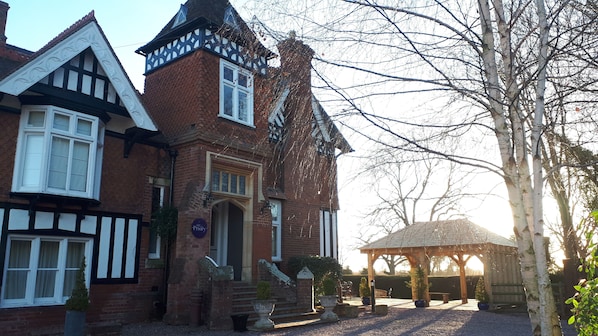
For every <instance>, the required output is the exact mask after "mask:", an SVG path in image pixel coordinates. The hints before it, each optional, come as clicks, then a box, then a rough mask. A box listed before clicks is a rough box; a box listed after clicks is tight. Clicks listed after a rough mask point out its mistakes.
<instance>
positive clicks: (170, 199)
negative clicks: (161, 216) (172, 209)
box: [168, 149, 179, 206]
mask: <svg viewBox="0 0 598 336" xmlns="http://www.w3.org/2000/svg"><path fill="white" fill-rule="evenodd" d="M168 155H170V191H169V193H168V205H170V206H172V202H173V194H174V165H175V163H176V157H177V156H178V155H179V152H178V151H177V150H176V149H169V150H168Z"/></svg>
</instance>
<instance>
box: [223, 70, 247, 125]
mask: <svg viewBox="0 0 598 336" xmlns="http://www.w3.org/2000/svg"><path fill="white" fill-rule="evenodd" d="M220 116H221V117H224V118H227V119H231V120H234V121H236V122H239V123H242V124H245V125H249V126H253V76H252V74H251V73H250V72H249V71H247V70H245V69H243V68H241V67H239V66H238V65H234V64H232V63H229V62H226V61H224V60H221V61H220Z"/></svg>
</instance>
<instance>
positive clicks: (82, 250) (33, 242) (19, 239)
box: [0, 235, 91, 307]
mask: <svg viewBox="0 0 598 336" xmlns="http://www.w3.org/2000/svg"><path fill="white" fill-rule="evenodd" d="M7 252H8V253H7V254H6V259H5V262H4V278H3V281H2V283H3V286H2V289H3V291H2V302H1V304H0V305H1V306H2V307H22V306H38V305H52V304H63V303H64V302H65V301H66V299H68V297H69V296H70V295H71V292H72V290H73V288H74V285H75V278H76V275H77V271H78V270H79V267H80V265H81V261H82V260H83V257H85V258H86V260H87V265H88V266H87V270H86V272H85V273H86V278H87V285H88V286H89V278H90V277H89V269H90V268H89V264H90V260H91V240H89V239H80V238H59V237H31V236H18V235H11V236H9V237H8V241H7Z"/></svg>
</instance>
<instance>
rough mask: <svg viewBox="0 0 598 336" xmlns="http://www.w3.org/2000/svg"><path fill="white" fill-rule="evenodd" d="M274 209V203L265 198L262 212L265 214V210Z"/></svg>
mask: <svg viewBox="0 0 598 336" xmlns="http://www.w3.org/2000/svg"><path fill="white" fill-rule="evenodd" d="M270 209H272V204H271V203H270V201H268V200H264V204H262V207H261V208H260V214H262V215H263V214H264V211H266V210H270Z"/></svg>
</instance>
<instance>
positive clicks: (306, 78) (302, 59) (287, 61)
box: [277, 31, 314, 99]
mask: <svg viewBox="0 0 598 336" xmlns="http://www.w3.org/2000/svg"><path fill="white" fill-rule="evenodd" d="M277 47H278V52H279V53H280V70H281V72H282V74H283V76H285V77H286V81H287V83H288V84H290V85H291V90H294V91H295V92H294V94H298V95H305V96H307V97H311V60H312V57H313V55H314V51H313V50H312V49H311V48H310V47H309V46H308V45H307V44H304V43H303V42H302V41H300V40H297V39H296V38H295V32H294V31H291V32H290V33H289V38H287V39H286V40H284V41H282V42H280V43H278V45H277ZM310 99H311V98H310Z"/></svg>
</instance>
